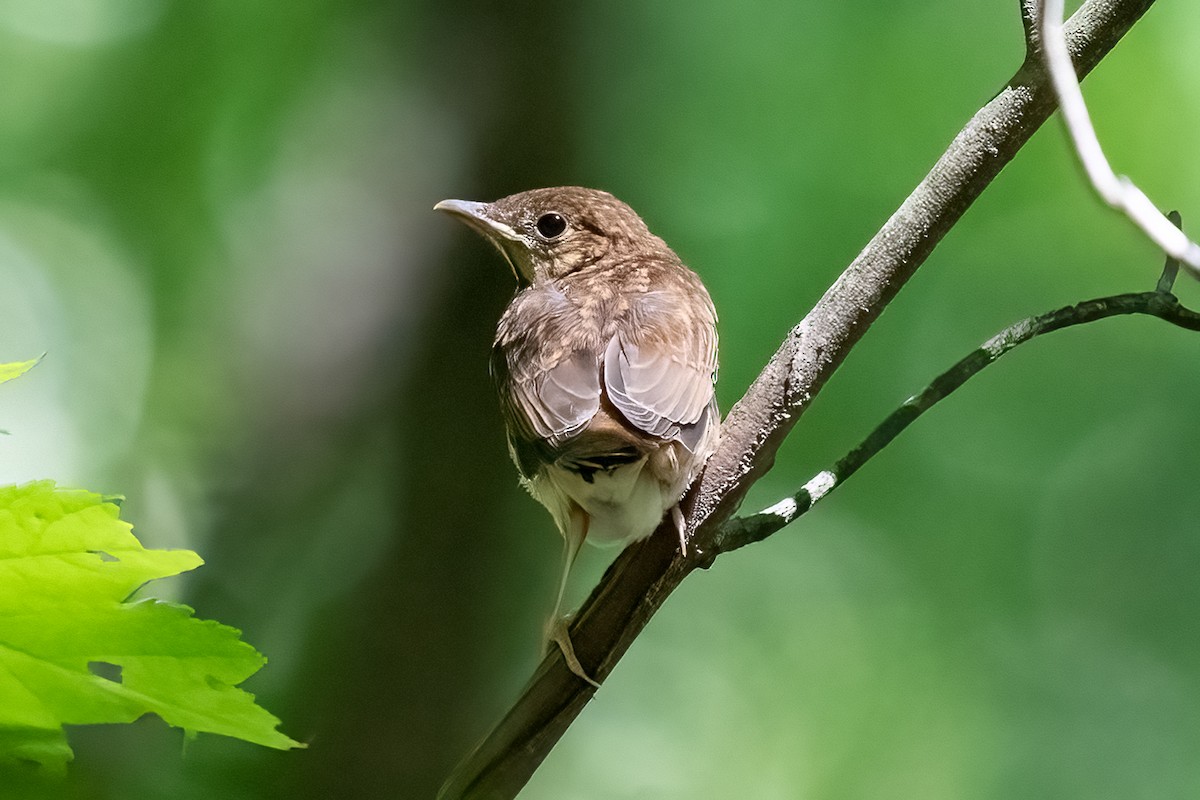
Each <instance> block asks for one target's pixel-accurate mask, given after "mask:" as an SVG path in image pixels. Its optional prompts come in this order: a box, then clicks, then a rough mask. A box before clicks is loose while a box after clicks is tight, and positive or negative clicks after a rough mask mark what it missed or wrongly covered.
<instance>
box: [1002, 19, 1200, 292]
mask: <svg viewBox="0 0 1200 800" xmlns="http://www.w3.org/2000/svg"><path fill="white" fill-rule="evenodd" d="M1027 5H1028V4H1027V3H1025V4H1023V5H1022V8H1023V10H1024V8H1025V7H1026V6H1027ZM1062 15H1063V0H1045V3H1044V6H1043V8H1042V24H1041V42H1042V45H1043V54H1044V56H1045V60H1046V66H1047V69H1048V70H1049V71H1050V77H1051V80H1052V82H1053V85H1054V91H1055V94H1056V95H1057V96H1058V102H1059V105H1060V106H1061V107H1062V118H1063V122H1064V123H1065V124H1066V126H1067V132H1068V133H1070V135H1071V140H1072V141H1073V142H1074V143H1075V152H1076V154H1077V155H1078V156H1079V160H1080V162H1081V163H1082V164H1083V169H1084V171H1085V172H1086V173H1087V176H1088V179H1089V180H1090V181H1091V182H1092V186H1093V187H1094V188H1095V190H1096V193H1097V194H1099V195H1100V198H1101V199H1102V200H1104V202H1105V203H1107V204H1108V205H1109V206H1111V207H1112V208H1114V209H1116V210H1117V211H1120V212H1122V213H1123V214H1125V216H1127V217H1129V219H1130V220H1131V221H1132V222H1133V224H1135V225H1137V226H1138V227H1139V228H1141V229H1142V231H1143V232H1144V233H1145V234H1146V235H1147V236H1149V237H1150V239H1151V240H1152V241H1153V242H1154V243H1155V244H1157V245H1158V246H1159V247H1160V248H1162V250H1163V252H1165V253H1167V254H1168V255H1171V256H1173V257H1175V258H1176V259H1178V260H1179V261H1180V262H1182V263H1183V264H1184V265H1185V266H1187V268H1188V272H1190V273H1191V275H1192V277H1194V278H1197V279H1200V245H1197V244H1196V243H1195V242H1193V241H1191V240H1190V239H1189V238H1188V237H1187V236H1185V235H1184V234H1183V231H1181V230H1180V229H1179V228H1177V227H1175V226H1174V225H1172V224H1171V222H1170V221H1169V220H1168V219H1167V218H1166V217H1165V216H1163V215H1162V212H1160V211H1159V210H1158V209H1157V208H1156V207H1155V206H1154V204H1153V203H1152V202H1150V198H1148V197H1146V195H1145V194H1144V193H1143V192H1142V190H1141V189H1139V188H1138V187H1137V186H1135V185H1134V183H1133V181H1131V180H1129V178H1127V177H1125V176H1124V175H1120V176H1118V175H1117V174H1116V173H1114V172H1113V169H1112V167H1111V166H1109V163H1108V159H1107V158H1105V157H1104V151H1103V150H1102V149H1101V148H1100V140H1099V139H1098V138H1097V137H1096V129H1095V128H1094V127H1092V120H1091V116H1090V115H1089V114H1088V110H1087V105H1086V104H1085V103H1084V101H1083V91H1082V90H1081V89H1080V88H1079V81H1078V80H1077V79H1076V77H1075V70H1074V69H1073V68H1072V66H1071V56H1070V55H1069V54H1068V52H1067V42H1066V40H1065V39H1064V37H1063V22H1062ZM1027 33H1028V29H1027Z"/></svg>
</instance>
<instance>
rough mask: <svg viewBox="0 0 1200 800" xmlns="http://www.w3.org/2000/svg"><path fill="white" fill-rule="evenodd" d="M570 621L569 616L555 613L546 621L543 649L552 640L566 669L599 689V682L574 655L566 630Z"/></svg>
mask: <svg viewBox="0 0 1200 800" xmlns="http://www.w3.org/2000/svg"><path fill="white" fill-rule="evenodd" d="M570 622H571V618H570V617H560V616H557V615H556V616H554V617H552V618H551V619H550V620H549V622H547V623H546V642H545V648H543V649H548V648H549V646H550V642H554V643H555V644H556V645H558V649H559V651H560V652H561V653H562V655H563V660H564V661H566V662H567V669H569V670H571V672H573V673H575V674H576V675H577V676H579V677H580V678H582V679H583V680H585V681H587V682H588V683H590V684H591V685H592V686H595V687H596V688H597V689H599V688H600V684H599V683H598V682H597V681H596V680H595V679H594V678H592V676H591V675H588V674H587V670H585V669H584V668H583V665H582V664H580V663H579V658H578V657H577V656H576V655H575V646H574V645H572V644H571V635H570V631H569V630H568V625H569V624H570Z"/></svg>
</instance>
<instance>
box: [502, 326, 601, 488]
mask: <svg viewBox="0 0 1200 800" xmlns="http://www.w3.org/2000/svg"><path fill="white" fill-rule="evenodd" d="M543 344H544V343H543V342H541V341H539V339H538V337H525V336H522V337H521V338H520V339H519V340H516V341H513V342H510V343H508V345H507V346H506V345H505V344H501V343H497V345H496V346H495V347H494V348H493V349H492V362H491V369H492V376H493V378H494V379H495V381H496V387H497V389H498V392H499V395H500V406H501V410H502V411H503V413H504V420H505V425H506V427H507V428H508V438H509V445H510V447H511V450H512V455H513V460H514V461H515V462H516V465H517V469H518V470H520V472H521V474H522V475H524V476H525V477H526V478H532V477H533V475H534V474H536V473H537V471H538V469H539V468H540V467H541V466H542V465H543V464H544V463H546V462H548V461H551V460H553V459H554V457H555V453H556V451H557V450H558V448H559V447H560V445H561V444H562V443H563V442H564V441H566V440H567V439H569V438H570V437H572V436H574V435H575V434H577V433H579V432H580V431H581V430H583V428H584V427H585V426H586V425H587V424H588V422H589V421H591V419H592V417H593V416H594V415H595V414H596V411H597V410H598V409H599V407H600V359H599V355H598V354H597V353H596V352H595V351H594V350H587V349H584V350H575V351H573V352H565V351H563V350H562V349H557V348H554V347H550V346H542V345H543ZM551 344H552V343H551Z"/></svg>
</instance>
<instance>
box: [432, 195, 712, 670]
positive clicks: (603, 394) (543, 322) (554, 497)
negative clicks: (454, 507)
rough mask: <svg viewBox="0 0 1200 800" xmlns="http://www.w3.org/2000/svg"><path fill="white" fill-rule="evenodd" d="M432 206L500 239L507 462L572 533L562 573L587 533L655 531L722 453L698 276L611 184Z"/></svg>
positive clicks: (497, 358)
mask: <svg viewBox="0 0 1200 800" xmlns="http://www.w3.org/2000/svg"><path fill="white" fill-rule="evenodd" d="M438 208H440V209H442V210H445V211H449V212H451V213H453V214H455V215H457V216H459V217H461V218H462V219H463V220H464V221H465V222H467V223H468V224H470V225H471V226H472V227H473V228H475V229H476V230H478V231H479V232H480V233H482V234H483V235H484V236H485V237H486V238H487V239H488V240H489V241H491V242H492V243H493V244H494V245H496V247H497V248H498V249H499V250H500V251H501V253H502V254H503V255H504V257H505V258H506V259H507V260H508V262H509V264H510V265H511V266H512V268H513V272H514V274H516V275H517V276H518V279H519V280H520V281H521V283H522V287H521V288H520V290H519V291H518V292H517V295H516V296H515V297H514V298H513V300H512V302H511V303H510V304H509V306H508V308H507V309H506V310H505V312H504V314H503V315H502V316H501V318H500V322H499V325H498V327H497V331H496V339H495V343H494V345H493V349H492V359H491V369H492V374H493V376H494V378H495V380H496V385H497V389H498V391H499V395H500V401H501V405H502V407H503V411H504V417H505V421H506V425H507V429H508V439H509V447H510V450H511V452H512V456H513V461H514V462H515V463H516V465H517V469H518V471H519V472H520V474H521V478H522V481H523V482H524V483H525V485H526V487H527V488H528V489H529V490H530V492H531V493H532V494H533V496H534V497H535V498H537V499H538V501H539V502H541V503H542V504H543V505H545V506H546V508H547V509H548V510H549V511H550V513H551V514H552V515H553V517H554V519H555V521H556V523H557V524H558V527H559V530H560V531H561V532H562V534H563V536H564V538H565V540H566V564H565V567H564V576H563V580H564V582H565V579H566V572H567V571H568V570H569V569H570V565H571V562H572V561H573V560H574V557H575V553H576V552H577V550H578V548H579V546H580V545H581V544H582V543H583V541H584V540H588V541H594V542H598V543H606V542H608V543H619V542H627V541H632V540H635V539H638V538H642V537H644V536H647V535H649V534H650V533H651V532H652V531H653V530H654V528H655V527H657V525H658V523H659V521H661V519H662V517H663V514H664V513H665V512H666V511H667V510H671V509H675V506H676V504H677V503H678V501H679V499H680V497H682V495H683V493H684V492H685V491H686V490H687V487H688V485H689V484H690V483H691V482H692V480H693V479H694V478H695V476H696V474H697V473H698V472H699V470H700V468H701V467H702V466H703V464H704V461H705V459H706V458H707V457H708V456H709V454H711V452H712V450H713V449H714V448H715V446H716V440H717V430H718V427H719V421H720V418H719V416H718V414H717V407H716V400H715V397H714V392H713V384H714V381H715V380H716V372H717V332H716V312H715V310H714V309H713V305H712V301H711V300H710V299H709V296H708V292H707V291H706V290H705V288H704V285H703V284H702V283H701V282H700V279H699V278H698V277H697V276H696V274H695V273H693V272H692V271H691V270H690V269H688V268H687V267H686V266H684V264H683V263H682V262H681V261H680V260H679V257H678V256H676V255H675V253H674V252H672V250H671V249H670V248H669V247H667V245H666V243H664V242H663V240H662V239H660V238H658V237H657V236H655V235H654V234H652V233H650V231H649V230H648V229H647V228H646V225H645V223H644V222H642V220H641V218H640V217H638V215H637V214H636V213H634V211H633V210H632V209H631V208H629V206H627V205H625V204H624V203H622V202H621V201H619V200H617V199H616V198H615V197H613V196H612V195H610V194H608V193H606V192H600V191H596V190H594V189H584V188H580V187H559V188H552V189H537V190H533V191H529V192H522V193H520V194H515V195H512V196H510V197H506V198H503V199H502V200H497V201H496V202H494V203H468V202H464V201H443V203H439V204H438ZM673 513H674V515H675V518H676V520H677V521H680V520H681V519H682V518H681V517H680V516H679V514H678V511H677V510H675V511H674V512H673ZM683 534H684V532H683V531H682V530H680V538H681V546H683V545H684V539H683ZM561 595H562V592H561V585H560V592H559V597H560V601H561ZM553 638H555V639H557V640H558V641H559V643H560V645H562V646H563V650H564V653H565V654H566V655H567V658H568V663H571V665H572V669H574V670H575V671H576V672H577V673H578V674H580V675H583V676H584V677H586V674H585V673H584V672H583V671H582V669H581V668H578V667H579V665H578V663H577V662H574V661H573V659H574V655H573V653H572V652H570V645H569V641H565V637H563V636H561V635H559V633H556V634H555V635H554V637H553Z"/></svg>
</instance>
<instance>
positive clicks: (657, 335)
mask: <svg viewBox="0 0 1200 800" xmlns="http://www.w3.org/2000/svg"><path fill="white" fill-rule="evenodd" d="M699 292H703V289H700V290H699ZM691 300H692V301H691V302H686V303H685V302H681V301H680V298H679V295H678V293H675V292H672V293H666V292H647V293H646V294H645V295H642V297H641V298H640V302H639V304H638V306H637V307H636V308H635V309H634V311H635V313H633V314H631V315H630V317H629V324H627V325H623V326H621V327H620V328H619V329H618V331H617V333H616V335H615V336H613V338H612V339H611V340H610V341H609V343H608V347H607V349H606V350H605V353H604V381H605V388H606V389H607V391H608V397H609V399H610V400H611V401H612V403H613V405H615V406H616V407H617V409H619V410H620V412H621V413H622V414H623V415H624V416H625V418H626V419H628V420H629V422H631V423H632V424H633V425H634V426H636V427H637V428H639V429H640V430H642V431H645V432H646V433H649V434H651V435H654V436H658V437H661V438H663V439H678V440H679V441H681V442H683V443H684V444H685V445H686V446H687V447H688V449H690V450H693V451H694V450H695V448H696V446H697V445H698V443H699V442H700V441H701V440H702V439H703V438H704V432H705V430H706V429H707V426H708V425H709V424H710V423H711V422H712V421H713V419H715V417H716V413H717V409H716V401H715V396H714V392H713V382H714V381H715V379H716V371H717V330H716V312H715V311H714V310H713V307H712V302H711V301H710V300H709V299H708V296H707V293H704V294H699V293H696V294H693V295H692V296H691ZM697 300H702V301H703V302H695V301H697Z"/></svg>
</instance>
